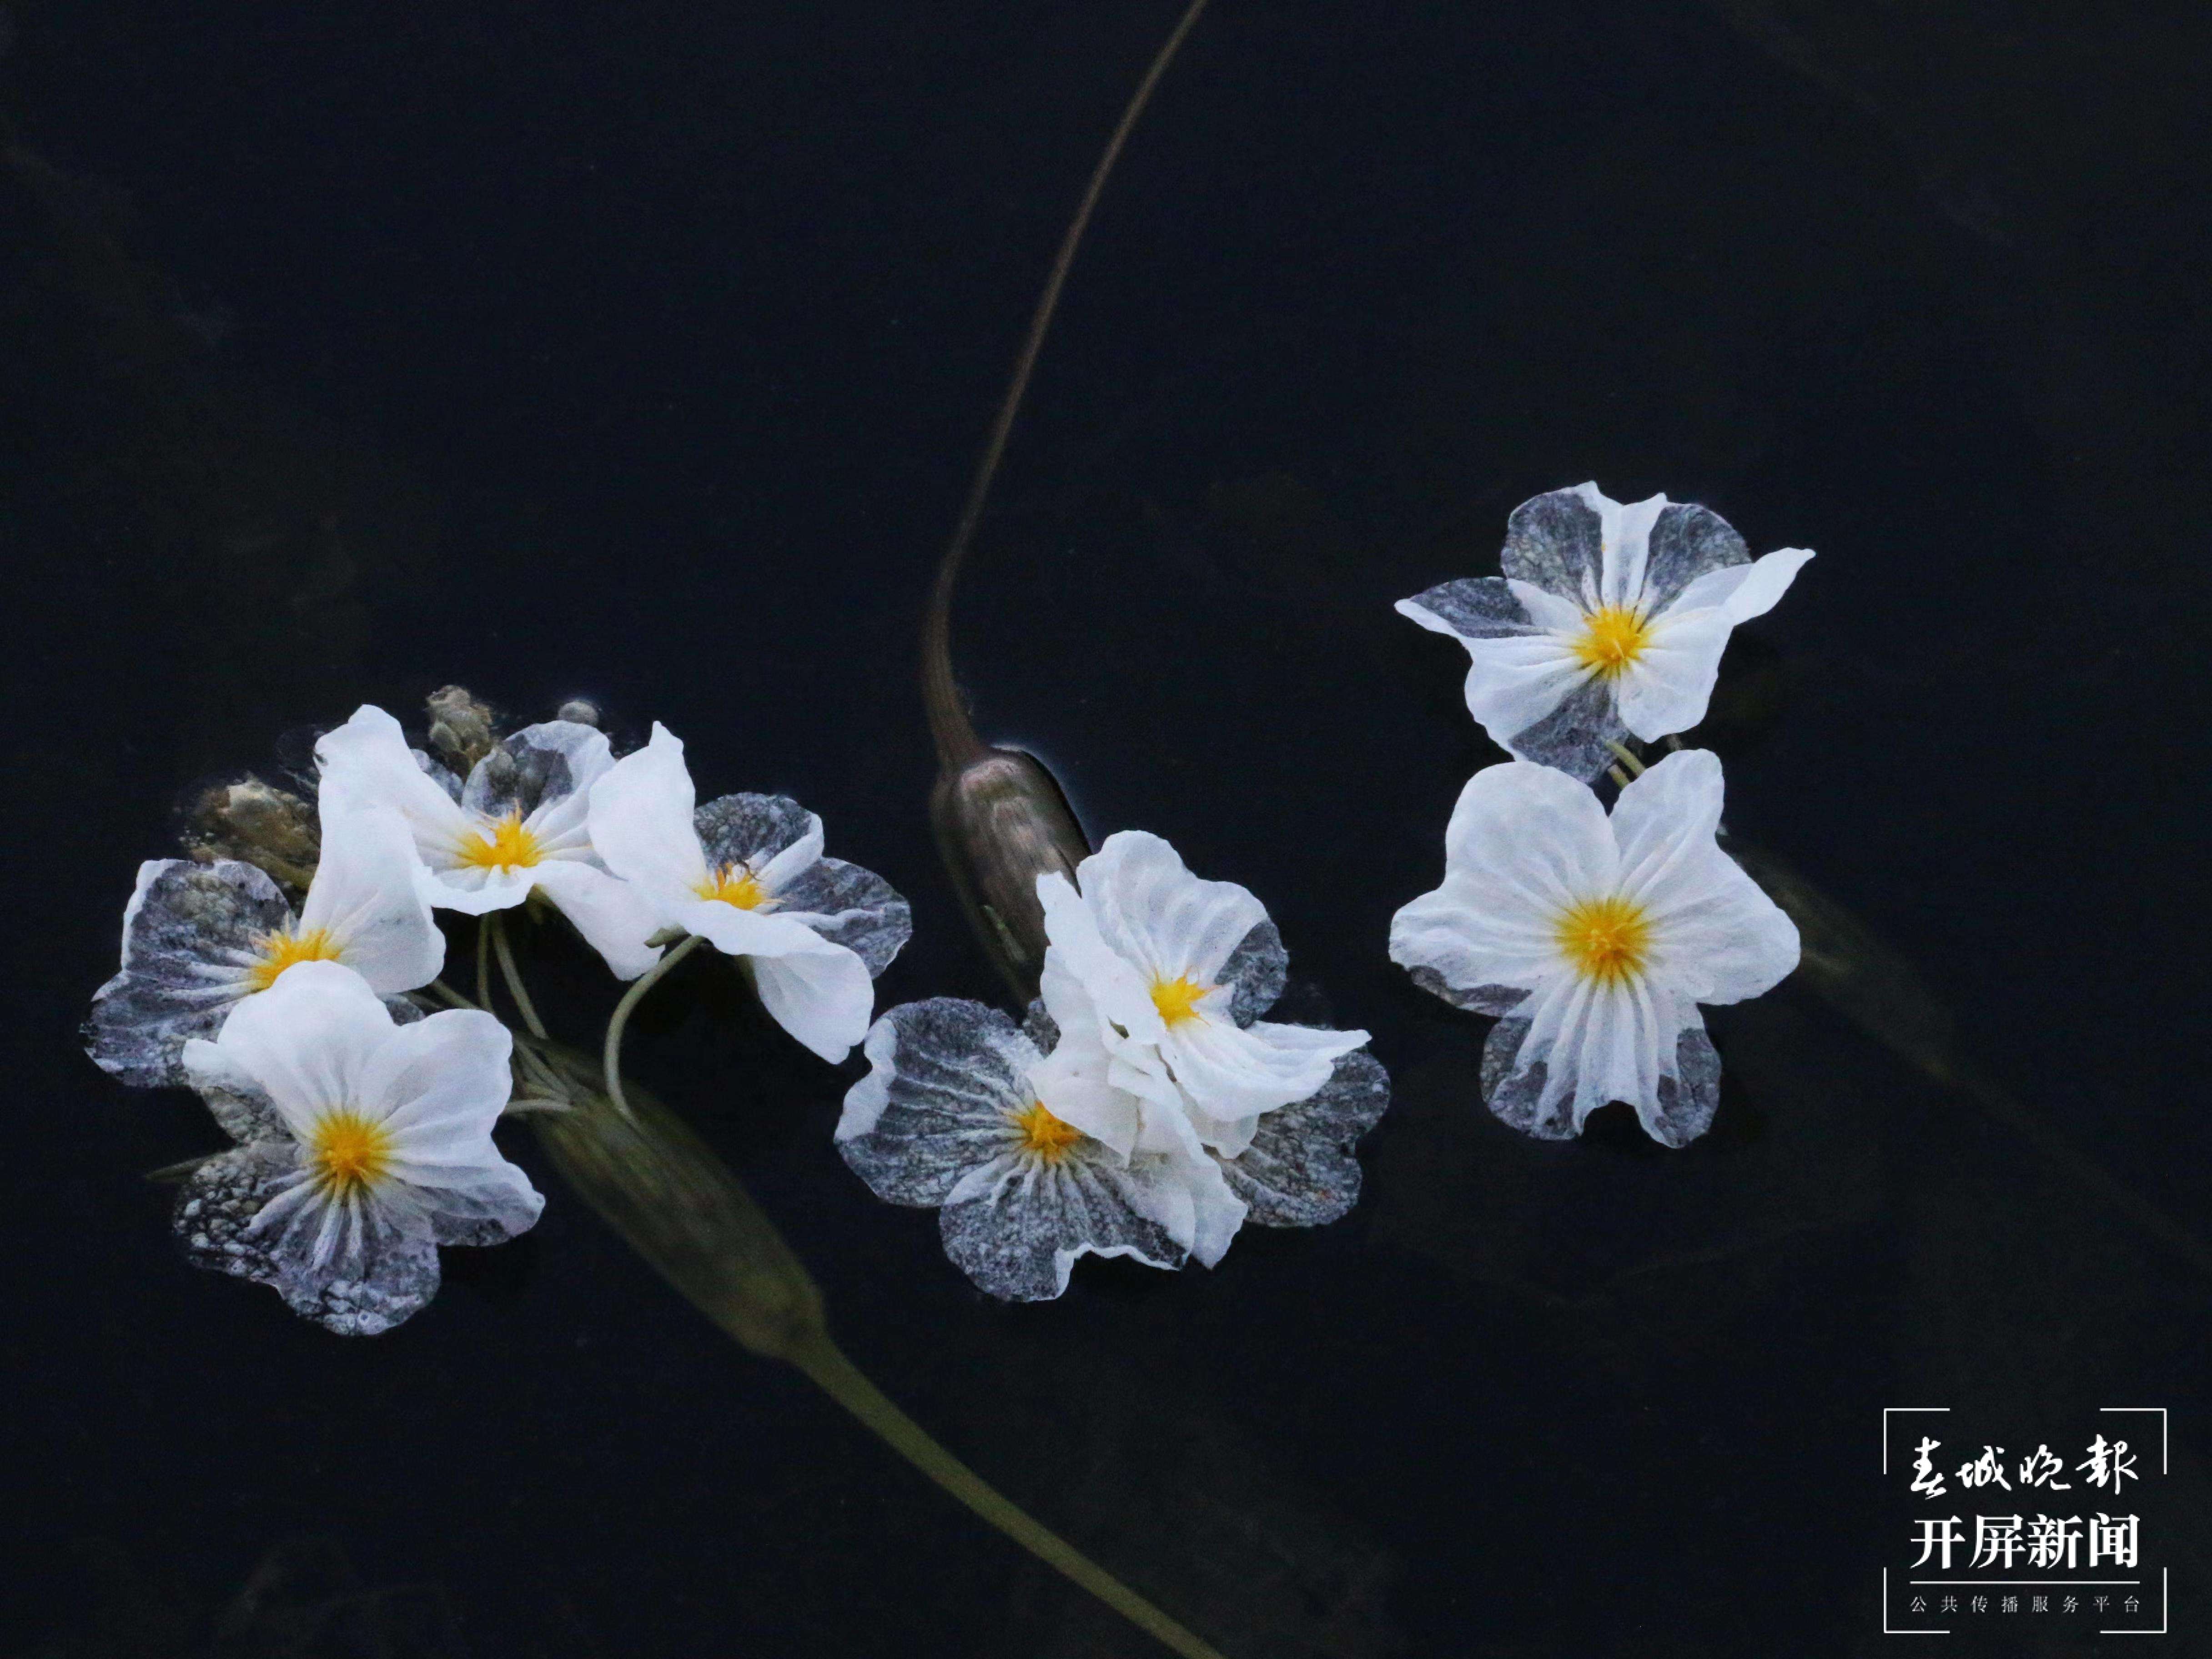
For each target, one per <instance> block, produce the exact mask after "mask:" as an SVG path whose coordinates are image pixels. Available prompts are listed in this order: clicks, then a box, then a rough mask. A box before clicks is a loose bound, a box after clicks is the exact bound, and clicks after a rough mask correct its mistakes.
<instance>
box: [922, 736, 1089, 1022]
mask: <svg viewBox="0 0 2212 1659" xmlns="http://www.w3.org/2000/svg"><path fill="white" fill-rule="evenodd" d="M929 818H930V823H932V825H933V826H934V828H935V829H936V830H937V844H938V847H939V850H941V851H942V852H943V854H945V867H946V868H947V869H948V870H950V871H951V873H952V880H953V884H954V885H955V886H956V887H957V889H958V890H959V892H960V902H961V903H962V904H963V906H964V907H965V908H966V909H967V911H968V919H969V921H970V922H971V923H972V924H973V925H974V927H975V933H976V937H977V938H979V939H981V940H982V942H983V948H984V949H985V950H986V951H987V952H989V954H990V957H991V959H992V961H994V962H995V963H998V965H999V971H1000V972H1001V973H1002V974H1004V975H1006V982H1007V984H1008V985H1010V986H1012V987H1013V991H1014V994H1015V995H1016V996H1017V997H1018V998H1019V999H1020V1000H1021V1001H1022V1002H1023V1003H1024V1004H1027V1003H1028V1002H1029V1001H1030V1000H1031V999H1032V998H1034V997H1035V996H1036V994H1037V981H1038V977H1039V975H1042V973H1043V971H1044V950H1045V931H1044V907H1043V906H1042V904H1041V903H1040V902H1038V900H1037V893H1036V884H1037V878H1038V877H1039V876H1042V875H1048V874H1052V873H1054V872H1057V873H1059V874H1060V875H1064V876H1066V878H1068V879H1069V880H1070V881H1073V880H1074V879H1075V866H1077V865H1079V864H1080V863H1082V862H1083V860H1085V859H1086V858H1088V857H1089V856H1090V855H1091V843H1090V842H1089V841H1088V840H1086V839H1085V836H1084V834H1083V829H1082V826H1081V825H1079V823H1076V821H1075V812H1074V811H1073V808H1071V807H1070V806H1069V805H1068V804H1067V797H1066V794H1064V793H1061V790H1060V784H1059V782H1058V781H1057V780H1056V779H1054V776H1053V775H1052V774H1051V773H1050V772H1048V771H1047V770H1046V769H1045V768H1044V764H1043V763H1042V762H1041V761H1039V760H1038V759H1037V758H1036V757H1035V756H1033V755H1027V754H1024V753H1023V752H1022V751H1021V750H1017V749H990V750H985V751H984V752H983V754H982V755H981V757H979V758H977V759H975V760H972V761H969V762H968V763H966V764H965V765H963V766H960V767H957V768H955V769H949V770H947V771H945V773H943V774H942V775H939V778H938V780H937V787H936V788H935V789H933V791H931V793H930V797H929Z"/></svg>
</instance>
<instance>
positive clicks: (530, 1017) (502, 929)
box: [477, 910, 545, 1042]
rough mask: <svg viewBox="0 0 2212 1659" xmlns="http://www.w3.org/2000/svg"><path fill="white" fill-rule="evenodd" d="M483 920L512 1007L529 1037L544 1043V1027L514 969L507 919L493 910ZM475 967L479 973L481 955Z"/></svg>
mask: <svg viewBox="0 0 2212 1659" xmlns="http://www.w3.org/2000/svg"><path fill="white" fill-rule="evenodd" d="M484 920H485V921H489V923H490V924H491V942H492V945H493V947H494V948H495V949H496V950H497V951H498V952H499V971H500V975H501V978H503V979H505V980H506V981H507V994H508V995H510V996H512V997H513V999H514V1006H515V1007H516V1008H517V1009H518V1010H520V1012H521V1014H522V1023H523V1024H525V1025H527V1026H528V1027H529V1028H530V1035H531V1036H534V1037H536V1038H537V1039H538V1041H539V1042H544V1041H545V1026H544V1022H542V1021H541V1020H539V1018H538V1010H537V1009H536V1008H534V1007H532V1006H531V1001H530V993H529V991H528V990H527V989H526V988H525V987H524V986H523V983H522V975H521V974H520V972H518V971H517V970H516V969H515V966H514V951H513V947H512V946H511V945H508V944H507V917H506V915H504V913H502V912H501V911H498V910H495V911H493V912H492V913H491V914H490V915H488V916H486V917H485V918H484ZM477 969H478V971H479V972H481V971H482V969H483V957H482V955H481V954H479V955H478V957H477Z"/></svg>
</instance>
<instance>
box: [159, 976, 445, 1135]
mask: <svg viewBox="0 0 2212 1659" xmlns="http://www.w3.org/2000/svg"><path fill="white" fill-rule="evenodd" d="M423 1023H424V1024H428V1021H425V1022H423ZM393 1029H394V1028H393V1025H392V1014H391V1011H390V1010H388V1009H387V1008H386V1007H385V1006H384V1004H383V1003H382V1002H381V1001H380V1000H378V998H377V994H376V993H375V992H374V990H372V989H370V988H369V984H368V981H367V980H365V979H363V978H362V976H361V975H359V974H356V972H354V970H353V969H350V968H347V967H344V966H343V965H341V964H340V963H335V962H302V963H297V964H295V966H293V967H291V968H288V969H285V971H284V972H283V974H282V975H279V976H278V978H277V981H276V983H275V984H274V985H272V986H270V987H269V988H268V989H267V990H265V991H263V992H261V993H260V994H258V995H256V996H251V997H248V998H246V1000H245V1001H243V1002H241V1003H240V1004H239V1006H238V1007H237V1008H236V1010H235V1011H234V1012H233V1013H232V1014H231V1016H230V1018H228V1020H226V1021H225V1022H224V1023H223V1027H222V1036H219V1037H217V1038H216V1042H215V1044H214V1046H215V1047H216V1048H220V1049H221V1050H222V1055H221V1059H222V1060H225V1061H228V1062H230V1063H231V1064H234V1065H235V1066H237V1067H238V1068H239V1069H240V1070H242V1071H244V1072H245V1073H246V1075H247V1076H248V1077H250V1078H252V1079H253V1080H254V1081H255V1082H256V1083H258V1084H259V1085H261V1087H262V1088H263V1089H264V1090H265V1091H267V1092H268V1095H269V1098H270V1102H271V1103H273V1104H274V1105H275V1106H276V1110H277V1112H278V1113H279V1114H280V1115H282V1116H283V1119H284V1121H285V1123H286V1125H287V1126H288V1127H290V1129H291V1131H292V1133H294V1134H295V1136H304V1135H305V1134H306V1133H307V1130H308V1128H309V1127H310V1126H311V1125H312V1124H313V1121H314V1120H315V1119H316V1117H317V1116H319V1115H320V1114H321V1113H323V1112H324V1111H325V1110H327V1109H330V1108H331V1107H334V1106H344V1107H358V1106H359V1105H361V1104H362V1100H361V1088H360V1085H361V1079H362V1077H363V1075H364V1074H365V1073H367V1071H368V1066H369V1062H370V1060H371V1058H372V1057H373V1056H374V1054H375V1053H376V1051H377V1049H378V1048H380V1047H381V1046H382V1044H383V1043H384V1042H386V1039H388V1038H389V1037H390V1036H392V1030H393ZM409 1029H410V1030H413V1029H419V1028H416V1027H410V1028H409ZM213 1060H214V1057H212V1056H210V1055H207V1054H205V1053H204V1049H203V1045H202V1044H200V1043H197V1042H195V1043H191V1044H188V1045H186V1047H185V1069H186V1070H187V1071H188V1072H190V1073H192V1074H193V1076H194V1077H195V1079H197V1078H199V1077H201V1076H206V1077H208V1078H209V1079H210V1081H211V1082H212V1083H215V1084H217V1085H219V1084H220V1083H221V1082H222V1077H223V1075H225V1073H226V1070H227V1068H223V1067H221V1066H217V1065H216V1064H214V1063H213Z"/></svg>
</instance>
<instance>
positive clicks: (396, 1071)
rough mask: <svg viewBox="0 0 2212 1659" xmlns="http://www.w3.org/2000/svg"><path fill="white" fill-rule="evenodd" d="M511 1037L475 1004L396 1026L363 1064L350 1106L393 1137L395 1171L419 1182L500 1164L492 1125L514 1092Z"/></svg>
mask: <svg viewBox="0 0 2212 1659" xmlns="http://www.w3.org/2000/svg"><path fill="white" fill-rule="evenodd" d="M513 1054H514V1039H513V1035H512V1034H511V1033H510V1032H509V1031H508V1030H507V1027H506V1026H505V1025H503V1024H501V1023H500V1022H499V1021H498V1020H497V1019H496V1018H494V1017H493V1016H491V1015H490V1014H488V1013H483V1012H479V1011H477V1010H476V1009H473V1008H448V1009H446V1010H444V1011H443V1012H439V1013H435V1014H432V1015H431V1016H430V1017H429V1018H427V1019H423V1020H421V1021H418V1022H417V1023H416V1024H413V1025H409V1026H404V1027H400V1028H398V1029H395V1030H392V1031H391V1032H389V1033H387V1034H386V1036H385V1039H384V1041H383V1042H381V1043H380V1044H379V1045H378V1046H377V1048H376V1051H375V1052H374V1054H371V1055H370V1056H369V1057H368V1064H367V1065H366V1066H364V1067H363V1068H362V1074H361V1078H360V1079H359V1082H358V1084H357V1085H356V1093H355V1095H354V1097H353V1099H352V1102H351V1104H352V1105H353V1107H354V1109H356V1110H357V1111H359V1112H360V1113H361V1114H362V1116H364V1117H366V1118H368V1119H369V1120H371V1121H374V1122H378V1123H380V1124H381V1125H382V1126H383V1127H384V1131H385V1133H386V1134H387V1135H389V1136H390V1137H391V1138H392V1170H393V1172H394V1173H395V1174H397V1175H398V1176H400V1177H401V1178H402V1179H403V1180H405V1181H407V1182H410V1183H411V1184H413V1185H416V1186H427V1185H432V1184H435V1181H434V1177H435V1176H437V1175H439V1174H441V1173H442V1172H448V1171H453V1170H473V1169H483V1168H489V1167H492V1166H495V1165H496V1164H501V1163H503V1162H504V1161H505V1160H504V1159H502V1158H501V1157H500V1154H499V1149H498V1148H497V1147H495V1146H493V1145H492V1140H491V1130H492V1125H493V1124H495V1123H496V1122H498V1121H499V1115H500V1114H501V1112H503V1111H504V1110H506V1109H507V1098H508V1097H509V1095H510V1094H511V1093H512V1092H513V1073H512V1071H511V1070H510V1066H511V1065H512V1062H513Z"/></svg>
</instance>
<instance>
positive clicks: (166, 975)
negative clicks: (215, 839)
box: [84, 859, 292, 1088]
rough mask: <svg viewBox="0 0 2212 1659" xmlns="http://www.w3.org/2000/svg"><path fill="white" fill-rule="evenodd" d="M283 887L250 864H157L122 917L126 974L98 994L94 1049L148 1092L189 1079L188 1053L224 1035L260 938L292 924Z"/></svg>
mask: <svg viewBox="0 0 2212 1659" xmlns="http://www.w3.org/2000/svg"><path fill="white" fill-rule="evenodd" d="M291 920H292V911H291V907H290V906H289V905H288V904H286V903H285V902H284V896H283V893H281V892H280V891H278V890H277V887H276V883H275V882H273V881H271V880H270V878H268V876H266V875H265V874H264V873H263V872H261V871H260V870H258V869H257V868H255V867H254V866H252V865H250V864H240V863H235V862H233V861H231V860H222V862H220V863H216V864H194V863H192V862H191V861H190V860H185V859H157V860H150V861H149V862H147V863H145V864H142V865H140V866H138V881H137V886H136V887H135V888H134V889H133V890H132V892H131V902H130V903H129V905H128V906H127V907H126V908H125V910H124V913H123V963H122V968H121V971H119V972H118V974H117V975H115V977H114V978H112V979H111V980H109V981H107V983H106V984H105V985H103V986H101V987H100V989H99V990H98V991H97V992H95V993H94V995H93V1000H92V1012H91V1016H90V1017H89V1018H88V1019H87V1020H86V1022H85V1027H84V1041H85V1051H86V1052H87V1053H88V1054H90V1055H91V1056H92V1058H93V1060H94V1062H95V1063H97V1064H98V1065H99V1066H100V1069H101V1070H102V1071H104V1072H106V1073H109V1074H110V1075H112V1076H113V1077H116V1078H119V1079H122V1080H123V1081H124V1082H125V1083H128V1084H131V1085H135V1086H137V1087H139V1088H161V1087H166V1086H169V1085H175V1084H180V1083H183V1082H185V1080H186V1079H185V1070H184V1060H183V1056H184V1049H185V1043H187V1042H191V1040H193V1039H195V1038H206V1037H211V1036H214V1035H215V1034H216V1032H217V1031H219V1030H222V1024H223V1022H224V1021H225V1020H226V1019H228V1018H229V1016H230V1012H231V1009H232V1008H233V1006H234V1005H235V1004H236V1003H237V1001H238V1000H239V999H240V997H243V996H245V995H246V994H247V992H248V990H249V988H250V987H249V986H248V984H247V982H246V971H247V969H248V968H249V967H250V966H251V965H252V963H253V962H254V961H255V960H256V959H257V958H258V956H259V954H260V951H259V945H260V941H261V940H262V939H264V938H265V937H266V936H267V935H269V934H270V933H274V932H276V931H277V930H279V929H282V928H283V927H287V926H289V923H290V921H291Z"/></svg>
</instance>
